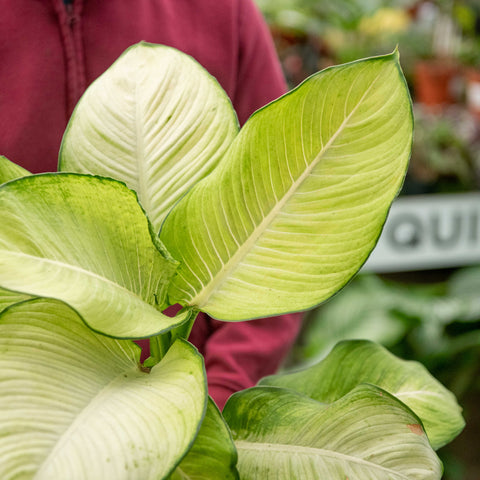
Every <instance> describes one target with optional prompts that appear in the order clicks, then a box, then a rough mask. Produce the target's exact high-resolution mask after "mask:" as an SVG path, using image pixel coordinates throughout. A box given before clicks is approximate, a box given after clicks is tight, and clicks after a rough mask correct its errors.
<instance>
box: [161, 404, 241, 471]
mask: <svg viewBox="0 0 480 480" xmlns="http://www.w3.org/2000/svg"><path fill="white" fill-rule="evenodd" d="M236 463H237V451H236V449H235V445H234V444H233V440H232V436H231V434H230V430H229V428H228V427H227V425H226V424H225V421H224V420H223V418H222V415H221V413H220V412H219V410H218V408H217V406H216V405H215V403H214V402H213V400H212V399H211V398H209V401H208V404H207V412H206V414H205V418H204V419H203V423H202V426H201V428H200V431H199V432H198V435H197V438H196V439H195V443H194V444H193V446H192V448H191V449H190V451H189V452H188V454H187V456H186V457H185V458H184V459H183V460H182V462H181V463H180V465H179V466H178V467H177V468H176V470H175V472H174V473H173V475H172V476H171V477H170V479H169V480H238V472H237V469H236V467H235V465H236Z"/></svg>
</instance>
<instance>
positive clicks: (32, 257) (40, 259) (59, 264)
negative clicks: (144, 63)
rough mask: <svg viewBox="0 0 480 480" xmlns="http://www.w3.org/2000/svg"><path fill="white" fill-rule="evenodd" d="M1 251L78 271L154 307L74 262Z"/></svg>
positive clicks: (121, 286)
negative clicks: (73, 263)
mask: <svg viewBox="0 0 480 480" xmlns="http://www.w3.org/2000/svg"><path fill="white" fill-rule="evenodd" d="M0 252H1V253H7V255H10V256H16V257H23V258H28V259H32V260H33V261H37V262H38V263H39V264H41V263H44V264H46V265H54V266H57V267H59V268H60V269H62V268H63V269H65V270H68V271H73V272H78V273H79V274H80V275H83V276H86V277H90V278H94V279H97V280H100V282H102V283H105V284H107V285H110V286H112V287H113V288H114V289H115V290H120V291H121V292H125V294H128V295H129V296H130V297H133V298H135V299H137V300H140V301H142V302H143V303H145V304H146V305H149V306H150V307H152V306H151V305H150V304H149V303H148V302H146V301H145V300H143V298H141V297H140V296H139V295H138V294H136V293H135V292H133V291H132V290H129V289H128V288H127V287H125V286H123V285H120V284H119V283H116V282H114V281H113V280H110V279H109V278H107V277H104V276H102V275H99V274H98V273H95V272H92V271H91V270H86V269H84V268H82V267H79V266H77V265H72V264H69V263H65V262H61V261H59V260H53V259H49V258H46V257H38V256H35V255H30V254H26V253H23V252H12V251H10V250H0ZM2 288H6V289H11V287H8V286H5V285H2ZM15 291H17V290H16V288H15ZM21 293H27V294H29V295H37V293H36V292H25V291H23V290H22V291H21ZM152 308H153V307H152Z"/></svg>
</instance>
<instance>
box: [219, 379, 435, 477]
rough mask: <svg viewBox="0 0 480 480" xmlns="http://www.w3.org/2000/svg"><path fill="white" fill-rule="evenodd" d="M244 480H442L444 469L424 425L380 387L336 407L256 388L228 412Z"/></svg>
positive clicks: (237, 397) (359, 391) (364, 388)
mask: <svg viewBox="0 0 480 480" xmlns="http://www.w3.org/2000/svg"><path fill="white" fill-rule="evenodd" d="M223 413H224V416H225V419H226V421H227V423H228V424H229V426H230V428H231V430H232V434H233V438H234V441H235V445H236V447H237V450H238V471H239V473H240V478H242V480H253V479H261V480H292V479H302V480H318V479H328V480H345V479H347V478H348V479H355V480H412V479H415V480H439V479H440V477H441V474H442V467H441V464H440V461H439V460H438V458H437V456H436V455H435V452H434V451H433V450H432V448H431V447H430V445H429V443H428V439H427V437H426V435H425V433H424V431H423V429H422V426H421V424H420V422H419V419H418V418H417V417H416V416H415V415H414V414H413V413H412V412H411V410H410V409H408V408H407V407H406V406H405V405H404V404H402V403H401V402H399V401H398V400H397V399H395V397H392V396H390V395H389V394H388V393H387V392H385V391H383V390H381V389H380V388H378V387H375V386H373V385H361V386H358V387H356V388H355V389H354V390H352V391H351V392H350V393H348V394H347V395H345V396H344V397H342V398H341V399H339V400H337V401H336V402H335V403H333V404H331V405H324V404H321V403H320V402H317V401H315V400H312V399H310V398H308V397H307V396H305V395H301V394H299V393H296V392H294V391H291V390H287V389H283V388H271V387H256V388H253V389H249V390H245V391H243V392H239V393H236V394H234V395H233V396H232V397H231V398H230V399H229V400H228V402H227V404H226V405H225V409H224V411H223Z"/></svg>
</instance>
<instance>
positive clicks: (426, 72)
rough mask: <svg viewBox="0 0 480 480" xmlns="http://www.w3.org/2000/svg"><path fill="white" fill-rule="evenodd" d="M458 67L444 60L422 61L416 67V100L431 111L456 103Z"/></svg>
mask: <svg viewBox="0 0 480 480" xmlns="http://www.w3.org/2000/svg"><path fill="white" fill-rule="evenodd" d="M459 72H460V70H459V67H458V65H456V64H454V63H452V62H448V61H442V60H428V61H421V62H418V63H417V64H416V65H415V71H414V82H415V83H414V93H415V100H416V101H417V102H419V103H421V104H423V105H425V106H426V107H427V108H429V109H431V110H440V109H442V107H444V106H445V105H450V104H452V103H455V101H456V98H455V97H456V96H455V86H456V84H457V81H458V78H459V76H460V73H459Z"/></svg>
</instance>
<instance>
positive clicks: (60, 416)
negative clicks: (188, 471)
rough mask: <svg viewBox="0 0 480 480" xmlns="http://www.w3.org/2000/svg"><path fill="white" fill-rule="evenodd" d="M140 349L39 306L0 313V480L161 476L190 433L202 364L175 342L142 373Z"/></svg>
mask: <svg viewBox="0 0 480 480" xmlns="http://www.w3.org/2000/svg"><path fill="white" fill-rule="evenodd" d="M139 355H140V349H139V348H138V347H137V346H136V345H135V344H134V343H133V342H131V341H127V340H115V339H111V338H108V337H105V336H102V335H98V334H96V333H94V332H92V331H91V330H90V329H88V328H87V327H86V326H85V325H84V324H83V322H82V321H81V319H80V318H79V317H78V315H76V313H75V312H74V311H73V310H72V309H70V308H69V307H67V306H66V305H65V304H63V303H61V302H58V301H55V300H47V299H37V300H32V301H28V302H24V303H19V304H16V305H14V306H12V307H10V308H9V309H7V310H5V311H4V313H3V315H2V316H0V478H2V480H13V479H20V478H21V479H33V478H35V480H43V479H45V480H47V479H48V480H52V479H75V480H93V479H115V480H122V479H125V480H127V479H128V480H137V479H138V480H158V479H161V478H166V477H167V476H168V475H169V474H170V472H171V471H172V470H173V469H174V468H175V466H176V465H177V463H178V462H179V461H180V460H181V458H182V457H183V456H184V455H185V453H186V452H187V451H188V449H189V447H190V445H191V443H192V442H193V440H194V438H195V435H196V434H197V431H198V428H199V425H200V422H201V420H202V416H203V414H204V409H205V407H206V399H207V391H206V380H205V371H204V367H203V359H202V357H201V355H199V354H198V352H197V351H196V350H195V348H194V347H192V346H191V345H190V344H189V343H188V342H185V341H184V340H177V341H176V342H175V343H174V344H173V345H172V347H171V348H170V350H169V351H168V353H167V354H166V356H165V357H164V358H163V360H162V361H161V362H160V363H159V364H158V365H156V366H155V367H153V368H152V369H151V371H150V372H149V373H146V372H144V371H142V370H141V369H140V368H139Z"/></svg>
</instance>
